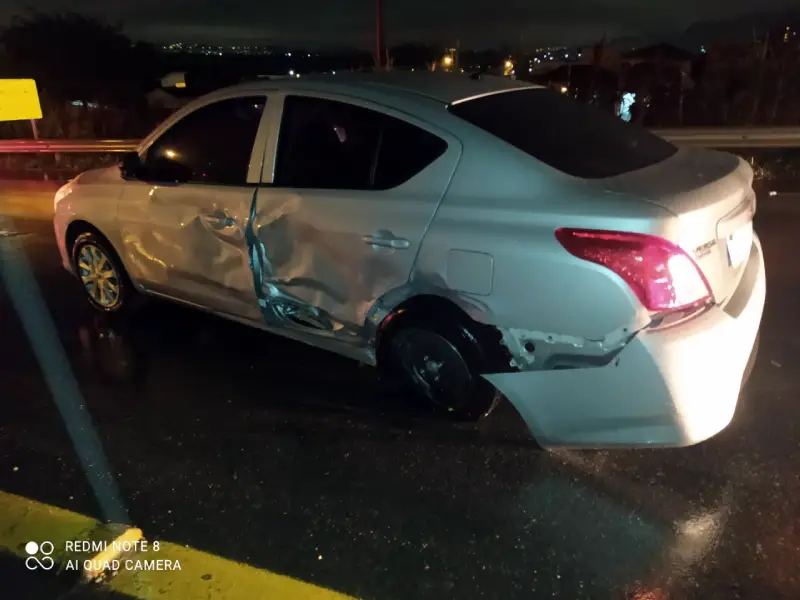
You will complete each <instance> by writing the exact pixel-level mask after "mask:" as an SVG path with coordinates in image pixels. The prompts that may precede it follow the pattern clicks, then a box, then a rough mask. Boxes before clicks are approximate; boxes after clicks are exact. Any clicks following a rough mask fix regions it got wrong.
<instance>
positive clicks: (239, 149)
mask: <svg viewBox="0 0 800 600" xmlns="http://www.w3.org/2000/svg"><path fill="white" fill-rule="evenodd" d="M265 102H266V98H265V97H264V96H260V95H252V94H250V95H239V94H236V93H235V92H231V93H221V94H220V95H219V96H218V97H214V96H211V97H209V98H207V99H205V100H202V101H200V102H199V103H196V104H195V105H190V106H189V107H188V108H187V109H185V110H184V111H182V112H181V113H178V114H177V115H176V116H175V117H173V118H172V119H171V120H170V121H169V122H167V123H166V124H165V125H164V126H162V128H161V129H160V130H159V131H157V132H155V134H154V135H153V136H152V140H151V141H150V142H149V143H148V142H146V146H147V147H146V150H145V151H144V152H143V154H144V156H143V165H142V168H141V169H140V171H139V172H138V173H137V175H136V179H135V180H131V181H129V182H127V183H126V187H125V191H124V193H123V196H122V199H121V201H120V204H119V217H120V228H121V230H122V238H123V245H124V246H125V251H126V252H125V254H126V259H127V263H128V264H129V265H130V271H131V273H132V275H133V276H134V278H136V279H137V281H138V282H139V283H140V284H141V285H143V286H144V287H146V288H147V289H148V290H149V291H151V292H154V293H157V294H162V295H166V296H169V297H171V298H175V299H178V300H182V301H185V302H189V303H193V304H197V305H199V306H201V307H203V308H207V309H212V310H215V311H219V312H222V313H226V314H229V315H234V316H237V317H241V318H247V319H254V320H258V319H259V318H260V311H259V309H258V303H257V300H256V295H255V289H254V287H253V279H252V273H251V271H250V266H249V264H250V263H249V257H248V247H247V243H246V238H245V232H246V229H247V221H248V217H249V214H250V210H251V207H252V205H253V199H254V197H255V194H256V192H257V186H258V183H259V181H260V175H261V170H262V160H263V156H264V148H265V144H266V140H267V138H268V135H269V119H266V118H264V107H265Z"/></svg>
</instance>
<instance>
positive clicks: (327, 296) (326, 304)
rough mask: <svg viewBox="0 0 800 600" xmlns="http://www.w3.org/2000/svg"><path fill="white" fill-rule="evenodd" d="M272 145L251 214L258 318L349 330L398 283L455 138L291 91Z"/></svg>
mask: <svg viewBox="0 0 800 600" xmlns="http://www.w3.org/2000/svg"><path fill="white" fill-rule="evenodd" d="M276 146H277V151H276V159H275V164H274V182H273V183H272V185H269V186H262V187H261V188H260V189H259V192H258V196H257V200H256V206H255V207H254V208H255V210H254V211H253V213H252V215H251V232H250V240H251V241H250V245H251V266H252V267H253V269H254V276H255V280H256V287H257V294H258V295H259V297H260V300H261V302H262V306H263V309H264V318H265V320H267V322H268V324H270V322H269V321H270V319H275V318H276V313H277V318H278V319H281V318H286V320H288V321H289V322H290V324H292V325H294V326H296V327H300V328H304V329H309V330H318V331H321V332H324V333H328V334H337V333H342V334H344V333H346V332H349V333H356V334H357V333H358V331H359V330H360V328H361V327H362V326H363V324H364V321H365V317H366V314H367V311H368V310H369V308H370V307H371V306H372V304H373V303H374V302H375V300H376V299H377V298H379V297H381V296H382V295H383V294H385V293H386V292H388V291H390V290H392V289H394V288H396V287H398V286H400V285H403V284H404V283H405V282H407V281H408V279H409V276H410V274H411V270H412V268H413V265H414V262H415V260H416V256H417V252H418V250H419V246H420V243H421V242H422V239H423V237H424V235H425V232H426V230H427V228H428V226H429V224H430V222H431V220H432V219H433V217H434V214H435V212H436V209H437V207H438V205H439V202H440V201H441V199H442V197H443V195H444V193H445V191H446V189H447V186H448V184H449V182H450V179H451V178H452V175H453V172H454V170H455V167H456V165H457V164H458V160H459V157H460V155H461V146H460V143H459V142H458V141H457V140H455V139H454V138H452V137H450V136H448V135H447V134H445V133H444V132H441V131H438V130H436V129H435V128H434V127H432V126H430V125H428V124H425V123H421V122H418V121H414V120H412V119H411V118H410V117H408V116H407V115H403V118H398V116H395V115H394V114H392V113H388V112H384V109H377V108H373V107H371V106H370V105H368V104H366V103H358V102H356V101H354V100H352V99H349V100H348V101H347V102H342V101H339V100H337V99H336V98H335V97H329V96H318V97H311V96H291V95H290V96H287V98H286V102H285V104H284V106H283V112H282V120H281V128H280V134H279V139H278V141H277V144H276Z"/></svg>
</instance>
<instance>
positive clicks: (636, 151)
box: [450, 88, 677, 179]
mask: <svg viewBox="0 0 800 600" xmlns="http://www.w3.org/2000/svg"><path fill="white" fill-rule="evenodd" d="M450 112H451V113H452V114H454V115H456V116H458V117H461V118H462V119H465V120H467V121H469V122H470V123H472V124H473V125H476V126H478V127H480V128H481V129H483V130H485V131H488V132H489V133H491V134H493V135H495V136H497V137H498V138H500V139H501V140H503V141H505V142H508V143H509V144H511V145H512V146H515V147H517V148H519V149H520V150H522V151H523V152H526V153H527V154H529V155H531V156H533V157H534V158H536V159H538V160H540V161H542V162H543V163H545V164H548V165H550V166H551V167H553V168H555V169H558V170H559V171H561V172H563V173H567V174H569V175H573V176H575V177H581V178H585V179H595V178H602V177H612V176H614V175H621V174H622V173H627V172H629V171H634V170H636V169H641V168H644V167H647V166H650V165H653V164H655V163H658V162H661V161H662V160H665V159H667V158H669V157H670V156H672V155H673V154H675V153H676V152H677V148H676V147H675V146H673V145H672V144H670V143H669V142H667V141H666V140H664V139H662V138H660V137H658V136H656V135H654V134H652V133H650V132H648V131H647V130H646V129H643V128H641V127H639V126H637V125H634V124H632V123H626V122H625V121H623V120H622V119H619V118H617V117H615V116H613V115H612V114H609V113H605V112H603V111H601V110H600V109H599V108H597V107H595V106H591V105H587V104H582V103H580V102H577V101H576V100H573V99H572V98H569V97H567V96H565V95H563V94H558V93H556V92H553V91H551V90H546V89H541V88H534V89H525V90H519V91H513V92H505V93H501V94H492V95H489V96H483V97H480V98H476V99H474V100H468V101H466V102H460V103H457V104H454V105H453V106H451V107H450Z"/></svg>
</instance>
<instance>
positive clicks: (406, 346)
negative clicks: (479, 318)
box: [383, 319, 501, 420]
mask: <svg viewBox="0 0 800 600" xmlns="http://www.w3.org/2000/svg"><path fill="white" fill-rule="evenodd" d="M408 321H410V322H408V323H406V324H398V326H397V327H396V329H394V331H393V332H392V334H391V337H390V339H389V340H387V343H388V350H387V352H386V353H385V355H384V356H383V359H384V360H385V361H386V362H387V363H388V364H385V365H383V366H384V368H385V370H388V371H389V373H390V374H391V375H392V377H393V378H394V379H397V380H399V381H400V382H401V383H403V384H404V385H405V387H406V388H407V389H408V390H409V391H410V392H411V393H413V394H414V395H415V396H417V397H418V398H420V399H423V400H424V401H426V402H427V403H428V404H429V405H430V406H431V407H432V408H433V409H434V410H435V411H436V412H439V413H442V414H445V415H447V416H449V417H451V418H454V419H458V420H477V419H480V418H482V417H485V416H487V415H489V413H491V412H492V411H493V410H494V409H495V407H496V406H497V404H498V403H499V401H500V398H501V394H500V393H499V392H498V391H497V390H496V389H495V388H494V386H492V385H491V384H490V383H489V382H488V381H486V380H485V379H483V377H481V375H480V373H481V372H482V367H483V364H484V361H483V354H482V350H481V348H480V346H479V345H478V343H477V341H476V337H475V336H474V335H472V334H471V333H470V332H469V329H468V328H467V327H466V326H465V325H463V324H460V323H458V322H457V321H455V320H451V319H437V320H432V319H429V320H424V321H421V320H418V319H408Z"/></svg>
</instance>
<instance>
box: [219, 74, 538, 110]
mask: <svg viewBox="0 0 800 600" xmlns="http://www.w3.org/2000/svg"><path fill="white" fill-rule="evenodd" d="M540 87H541V86H539V85H535V84H531V83H527V82H522V81H515V80H513V79H509V78H508V77H498V76H493V75H481V76H480V77H477V78H476V77H470V76H469V75H463V74H459V73H432V72H430V71H388V72H383V73H350V72H346V73H340V74H336V75H333V74H325V75H304V76H302V77H299V78H293V79H276V80H260V81H252V82H248V83H243V84H239V85H237V86H234V88H228V90H231V89H238V90H241V91H252V92H258V91H268V90H275V89H282V90H287V91H288V90H291V89H296V90H298V91H299V90H303V91H317V92H329V93H344V94H351V95H357V96H363V97H365V98H367V99H368V98H369V97H370V96H372V95H374V94H379V95H380V96H382V97H386V96H387V95H389V96H392V95H394V96H397V99H398V100H400V99H401V98H400V97H403V96H405V97H406V98H408V97H409V96H414V97H417V98H420V97H422V98H426V99H428V100H433V101H436V102H439V103H441V104H453V103H457V102H463V101H465V100H470V99H473V98H477V97H480V96H486V95H491V94H497V93H502V92H506V91H513V90H520V89H526V88H540Z"/></svg>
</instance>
